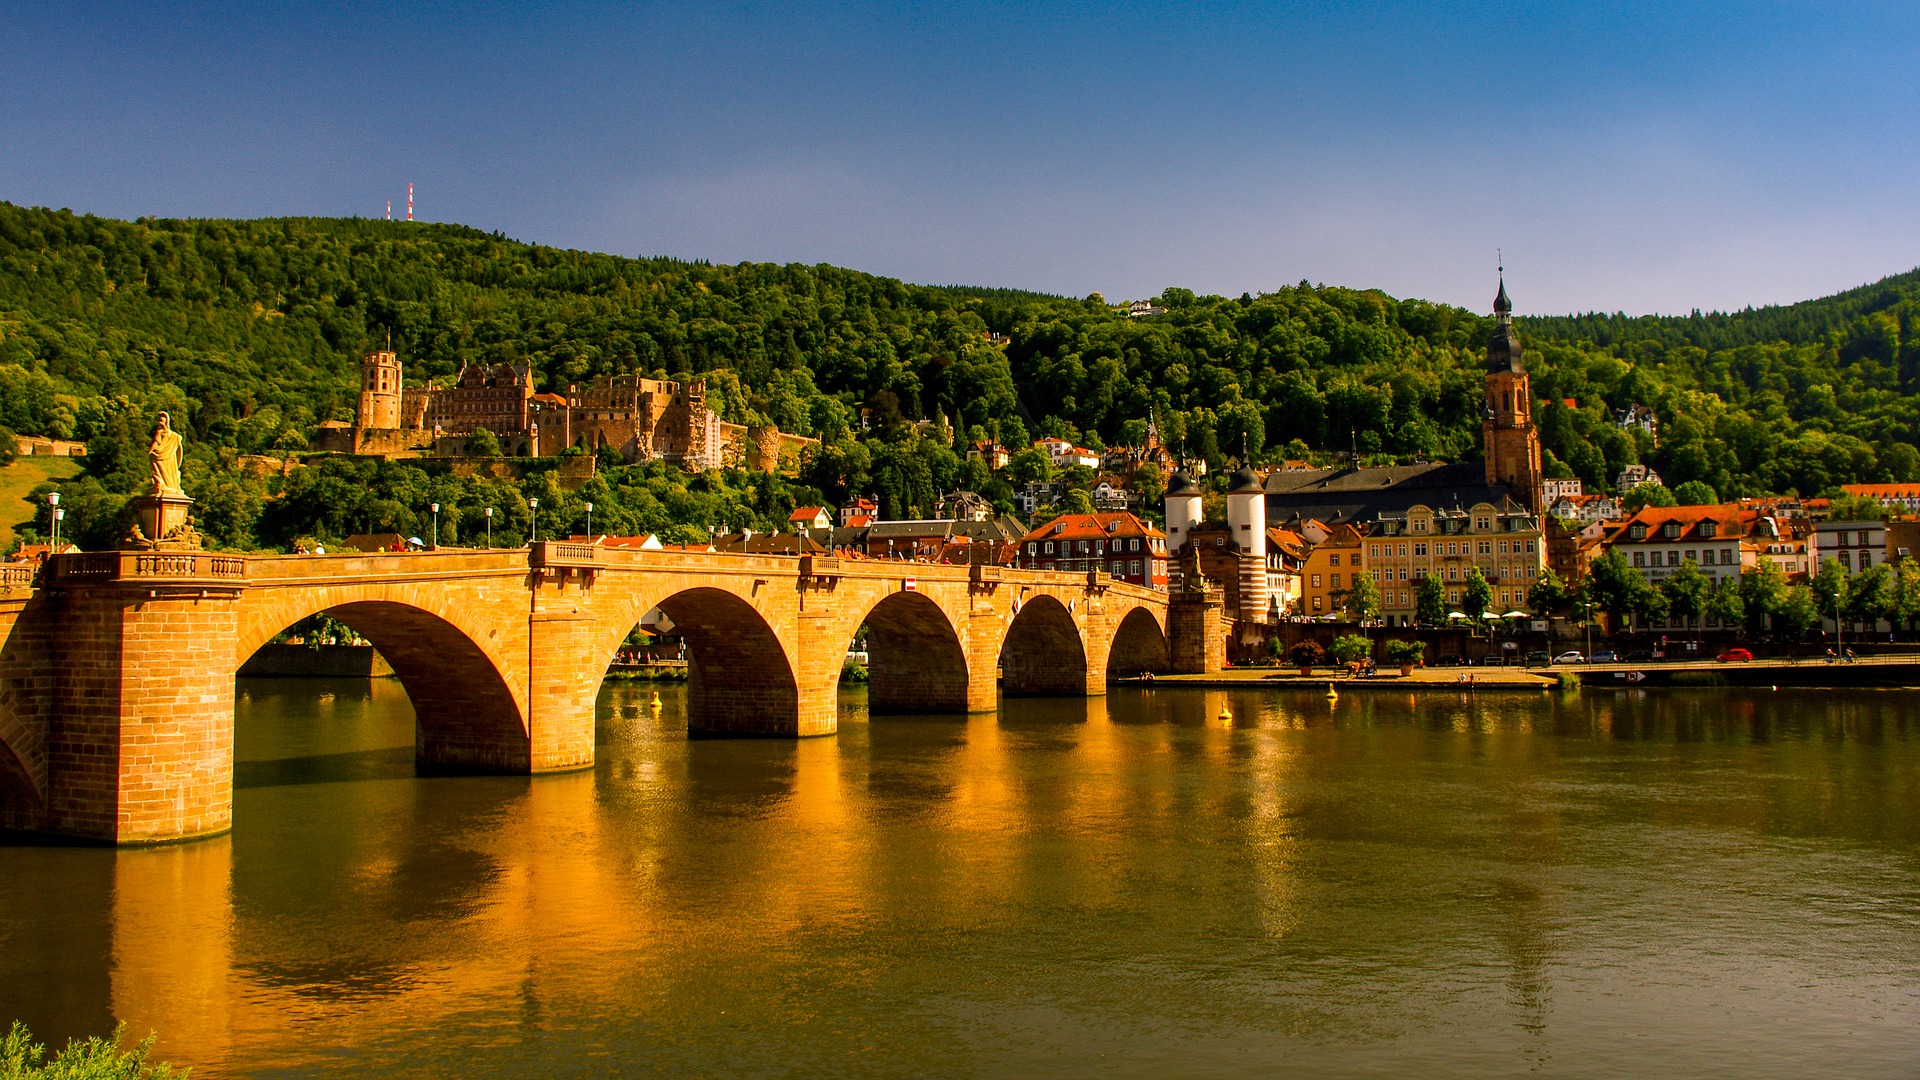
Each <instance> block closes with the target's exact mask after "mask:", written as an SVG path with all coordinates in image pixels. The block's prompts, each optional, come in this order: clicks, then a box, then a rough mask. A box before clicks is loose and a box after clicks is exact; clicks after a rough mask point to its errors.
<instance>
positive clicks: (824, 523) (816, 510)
mask: <svg viewBox="0 0 1920 1080" xmlns="http://www.w3.org/2000/svg"><path fill="white" fill-rule="evenodd" d="M787 524H789V525H792V526H793V527H794V528H796V529H809V530H811V529H831V528H833V515H832V514H831V513H830V512H828V510H827V508H826V507H824V506H802V507H800V508H798V509H796V510H795V511H794V512H793V513H791V514H788V515H787Z"/></svg>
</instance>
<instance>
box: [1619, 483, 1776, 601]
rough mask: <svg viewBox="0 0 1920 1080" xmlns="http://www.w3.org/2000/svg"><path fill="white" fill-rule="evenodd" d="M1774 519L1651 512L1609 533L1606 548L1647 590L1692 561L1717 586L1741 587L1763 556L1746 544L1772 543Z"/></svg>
mask: <svg viewBox="0 0 1920 1080" xmlns="http://www.w3.org/2000/svg"><path fill="white" fill-rule="evenodd" d="M1773 532H1774V526H1773V524H1772V519H1770V518H1764V517H1762V516H1761V515H1759V514H1757V513H1754V512H1752V511H1749V510H1742V509H1740V507H1739V506H1738V505H1737V504H1734V503H1723V504H1720V505H1718V506H1648V507H1643V508H1641V509H1640V511H1639V512H1637V513H1635V514H1634V515H1633V516H1632V517H1630V518H1627V519H1626V520H1625V521H1622V522H1619V523H1617V524H1614V525H1611V526H1609V527H1608V529H1607V539H1606V544H1607V546H1608V548H1610V549H1611V550H1613V551H1617V552H1619V553H1620V554H1621V555H1622V556H1624V557H1625V558H1626V559H1627V562H1628V565H1630V566H1632V567H1633V568H1634V569H1635V570H1636V571H1638V572H1639V573H1640V576H1641V577H1642V578H1644V579H1645V580H1646V582H1647V583H1648V584H1649V585H1658V584H1659V583H1660V582H1662V581H1665V580H1666V579H1667V578H1669V577H1672V576H1673V574H1674V572H1675V571H1676V570H1679V569H1680V567H1681V565H1682V564H1684V563H1685V562H1687V561H1688V560H1692V561H1693V563H1694V564H1695V565H1697V566H1698V567H1699V568H1700V572H1701V573H1703V574H1705V575H1707V577H1709V578H1711V579H1712V580H1713V583H1714V584H1715V585H1716V586H1717V585H1719V584H1720V583H1722V582H1726V581H1737V580H1738V579H1739V577H1740V572H1741V570H1742V569H1744V568H1745V567H1747V566H1751V565H1753V564H1754V563H1755V562H1756V561H1757V560H1758V558H1759V552H1758V551H1757V550H1755V549H1749V547H1748V546H1747V544H1746V543H1744V541H1747V540H1749V539H1750V538H1758V537H1769V538H1771V536H1772V534H1773Z"/></svg>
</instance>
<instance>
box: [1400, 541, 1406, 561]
mask: <svg viewBox="0 0 1920 1080" xmlns="http://www.w3.org/2000/svg"><path fill="white" fill-rule="evenodd" d="M1406 554H1407V545H1405V544H1401V545H1400V555H1401V557H1402V558H1405V557H1406Z"/></svg>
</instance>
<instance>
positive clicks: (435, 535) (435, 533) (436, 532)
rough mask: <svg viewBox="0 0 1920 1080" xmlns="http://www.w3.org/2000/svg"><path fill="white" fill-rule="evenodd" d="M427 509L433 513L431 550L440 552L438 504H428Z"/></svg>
mask: <svg viewBox="0 0 1920 1080" xmlns="http://www.w3.org/2000/svg"><path fill="white" fill-rule="evenodd" d="M428 509H430V510H432V511H433V549H434V550H435V551H438V550H440V504H439V503H429V504H428Z"/></svg>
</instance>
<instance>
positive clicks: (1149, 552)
mask: <svg viewBox="0 0 1920 1080" xmlns="http://www.w3.org/2000/svg"><path fill="white" fill-rule="evenodd" d="M1019 543H1020V548H1019V555H1018V560H1019V561H1018V564H1017V565H1019V566H1022V567H1025V568H1028V569H1034V570H1064V571H1069V572H1097V573H1102V574H1106V575H1107V576H1109V577H1112V578H1117V579H1119V580H1121V581H1127V582H1131V583H1133V584H1135V585H1145V586H1148V587H1149V588H1156V589H1164V588H1166V587H1167V536H1166V534H1165V533H1163V532H1161V531H1160V530H1159V529H1156V528H1154V527H1153V526H1152V525H1149V524H1148V523H1146V522H1145V521H1142V520H1140V519H1139V518H1137V517H1135V516H1134V515H1132V514H1129V513H1125V512H1110V513H1093V514H1062V515H1061V516H1059V517H1057V518H1054V519H1053V520H1052V521H1049V522H1047V523H1045V524H1044V525H1041V526H1040V527H1039V528H1036V529H1034V530H1032V531H1031V532H1029V533H1027V534H1026V535H1025V536H1023V537H1021V538H1020V541H1019Z"/></svg>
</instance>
